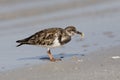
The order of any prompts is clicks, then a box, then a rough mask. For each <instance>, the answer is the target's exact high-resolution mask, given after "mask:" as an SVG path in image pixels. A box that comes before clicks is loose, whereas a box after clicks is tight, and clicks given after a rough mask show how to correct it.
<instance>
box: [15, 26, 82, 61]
mask: <svg viewBox="0 0 120 80" xmlns="http://www.w3.org/2000/svg"><path fill="white" fill-rule="evenodd" d="M75 34H80V35H81V37H82V38H83V37H84V34H83V33H82V32H79V31H77V30H76V28H75V27H74V26H68V27H66V28H65V29H63V28H48V29H44V30H41V31H39V32H36V33H35V34H33V35H32V36H30V37H28V38H25V39H22V40H18V41H16V42H17V43H20V44H19V45H17V47H19V46H21V45H23V44H29V45H41V46H44V47H47V48H48V51H47V53H48V56H49V58H50V61H53V62H55V61H58V60H61V59H55V58H54V57H53V56H52V54H51V51H50V49H51V48H54V47H59V46H61V45H64V44H66V43H68V42H69V41H70V40H71V37H72V36H73V35H75Z"/></svg>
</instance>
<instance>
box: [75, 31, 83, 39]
mask: <svg viewBox="0 0 120 80" xmlns="http://www.w3.org/2000/svg"><path fill="white" fill-rule="evenodd" d="M76 34H79V35H81V38H84V33H82V32H79V31H77V32H76Z"/></svg>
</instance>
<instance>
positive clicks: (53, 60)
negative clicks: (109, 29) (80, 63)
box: [50, 58, 61, 62]
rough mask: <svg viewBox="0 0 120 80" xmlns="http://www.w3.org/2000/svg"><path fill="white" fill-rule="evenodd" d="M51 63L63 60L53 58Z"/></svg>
mask: <svg viewBox="0 0 120 80" xmlns="http://www.w3.org/2000/svg"><path fill="white" fill-rule="evenodd" d="M50 61H52V62H56V61H61V59H54V58H52V59H50Z"/></svg>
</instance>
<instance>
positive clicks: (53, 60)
mask: <svg viewBox="0 0 120 80" xmlns="http://www.w3.org/2000/svg"><path fill="white" fill-rule="evenodd" d="M47 53H48V56H49V58H50V61H52V62H55V61H60V60H61V59H54V57H53V56H52V54H51V52H50V49H48V51H47Z"/></svg>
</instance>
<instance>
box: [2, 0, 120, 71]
mask: <svg viewBox="0 0 120 80" xmlns="http://www.w3.org/2000/svg"><path fill="white" fill-rule="evenodd" d="M0 4H1V5H0V9H1V11H0V14H1V15H0V36H1V38H0V72H1V71H5V70H9V69H14V68H17V67H21V66H27V65H33V64H40V63H44V62H46V60H47V58H48V57H47V54H46V50H47V49H45V48H42V47H37V46H27V45H25V46H21V47H18V48H17V47H16V45H17V44H16V43H15V42H16V40H19V39H23V38H25V37H28V36H30V35H31V34H33V33H35V32H37V31H39V30H42V29H44V28H49V27H62V28H65V27H66V26H68V25H73V26H76V28H77V29H78V30H79V31H82V32H84V33H85V38H84V39H83V40H82V41H81V40H80V36H79V35H76V36H74V37H73V39H72V41H71V42H70V43H68V44H66V45H65V46H62V47H60V48H56V49H52V52H53V55H54V56H55V57H61V58H63V60H64V59H67V58H71V57H72V56H79V55H84V54H87V53H90V52H92V51H95V50H98V49H104V48H108V47H111V46H116V45H120V35H119V33H120V24H119V21H120V15H119V14H120V1H119V0H105V1H104V0H101V1H99V0H96V1H95V0H61V1H56V0H53V2H52V1H48V0H44V1H43V0H41V1H39V0H36V2H32V0H31V1H30V0H29V1H28V0H24V1H22V0H20V1H16V2H15V1H14V0H13V1H12V2H9V1H8V2H7V1H6V2H5V1H3V2H2V1H1V2H0ZM44 59H45V61H44ZM47 61H48V60H47Z"/></svg>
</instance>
